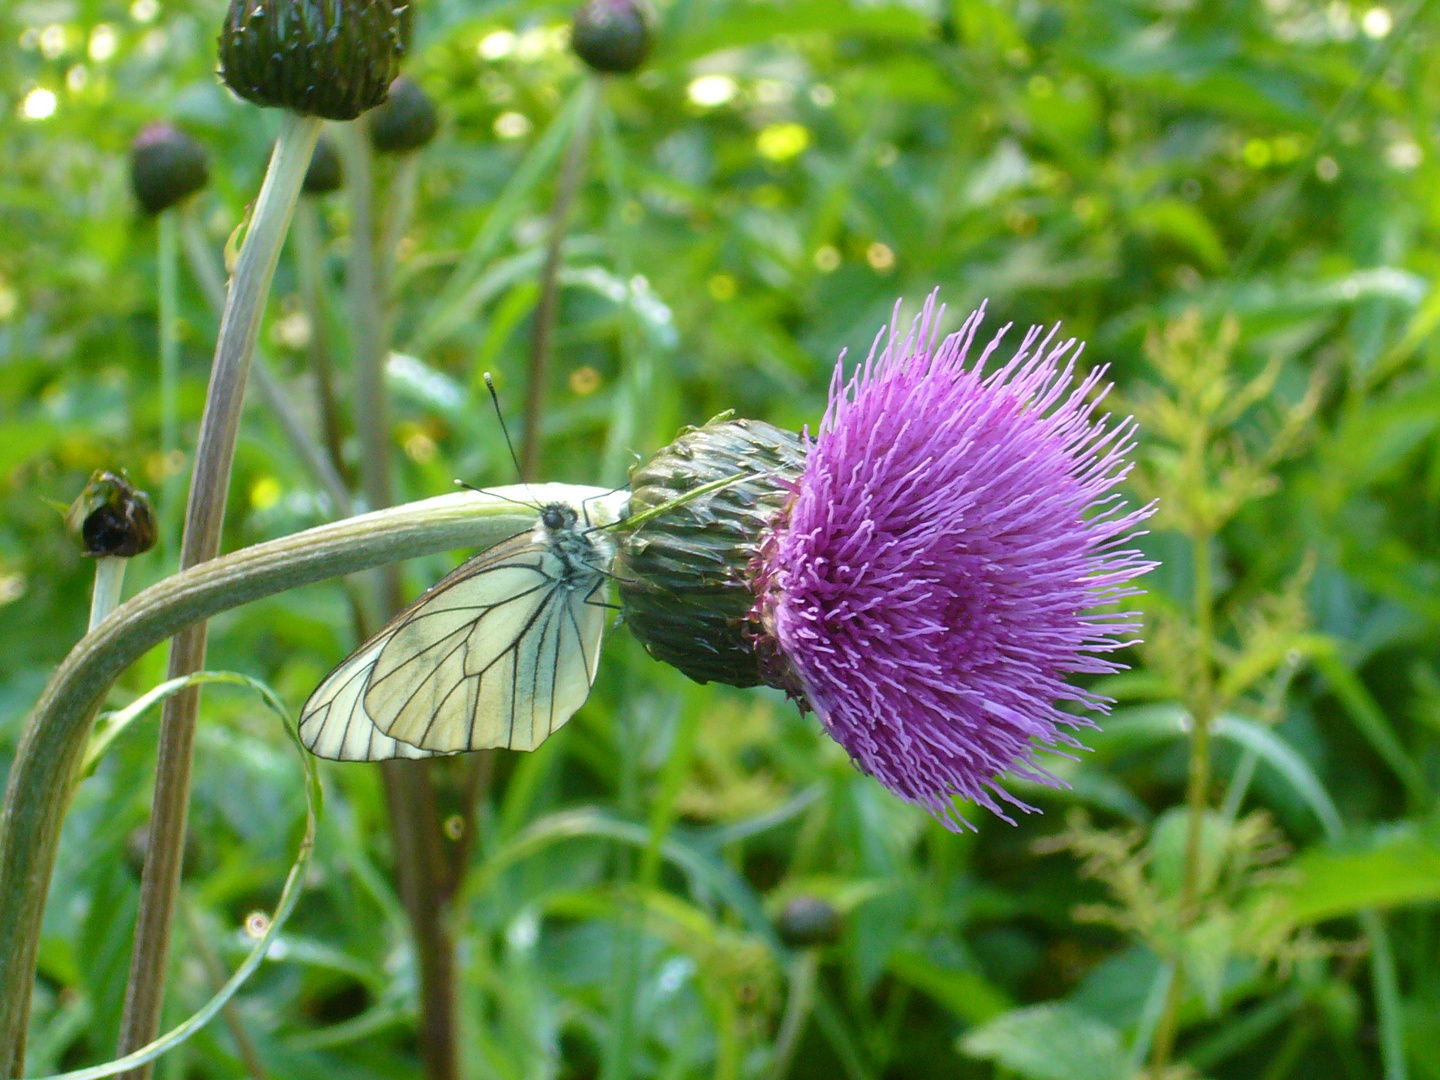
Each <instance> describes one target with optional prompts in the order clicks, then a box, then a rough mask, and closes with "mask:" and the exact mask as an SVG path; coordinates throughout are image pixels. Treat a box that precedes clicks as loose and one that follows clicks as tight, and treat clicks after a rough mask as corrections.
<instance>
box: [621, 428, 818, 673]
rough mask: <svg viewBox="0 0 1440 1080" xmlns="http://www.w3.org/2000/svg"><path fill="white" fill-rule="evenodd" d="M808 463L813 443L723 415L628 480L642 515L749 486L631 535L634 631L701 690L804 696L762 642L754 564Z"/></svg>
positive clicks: (628, 598) (625, 551)
mask: <svg viewBox="0 0 1440 1080" xmlns="http://www.w3.org/2000/svg"><path fill="white" fill-rule="evenodd" d="M804 466H805V448H804V444H803V442H802V441H801V439H800V436H798V435H796V434H794V433H793V432H789V431H782V430H781V429H780V428H776V427H772V426H771V425H769V424H765V423H761V422H759V421H755V420H728V419H725V418H724V417H717V418H716V419H714V420H711V421H710V422H709V423H708V424H706V425H705V426H704V427H700V428H690V429H687V430H686V431H684V432H682V433H681V435H680V437H679V438H678V439H676V440H675V441H674V442H673V443H671V444H670V445H669V446H667V447H666V448H665V449H663V450H661V451H660V452H659V453H658V454H656V455H655V456H654V457H653V458H651V459H650V461H648V462H647V463H646V464H645V465H643V466H642V467H640V468H637V469H635V470H634V471H633V472H632V473H631V474H630V491H631V495H630V514H631V515H632V516H637V515H639V514H641V513H642V512H644V511H646V510H650V509H653V508H655V507H659V506H663V505H665V504H666V503H669V502H673V501H675V500H677V499H679V498H681V497H682V496H684V495H685V494H686V493H687V492H690V491H692V490H694V489H695V488H698V487H700V486H701V485H704V484H708V483H713V482H715V481H717V480H723V479H726V478H730V477H745V479H742V480H739V481H738V482H736V483H733V484H731V485H729V486H727V487H723V488H720V489H719V490H717V491H713V492H709V493H708V494H705V495H700V496H698V497H696V498H694V499H691V500H690V501H687V502H682V503H680V504H679V505H677V506H675V507H673V508H671V509H669V510H667V511H665V512H664V513H663V514H661V515H660V516H659V517H656V518H653V519H651V520H649V521H645V522H643V523H642V524H640V525H639V526H637V527H636V528H635V529H634V531H633V532H630V533H628V534H627V535H625V536H624V538H623V540H622V542H621V544H620V551H619V557H618V560H617V562H616V570H615V574H616V577H617V578H618V579H619V581H620V598H621V603H622V604H623V605H624V610H625V622H626V625H628V626H629V627H630V631H631V633H633V634H634V635H635V637H636V638H638V639H639V641H640V643H641V644H642V645H644V646H645V648H646V650H647V651H648V652H649V653H650V655H651V656H654V657H655V658H656V659H658V660H664V661H665V662H666V663H669V664H673V665H674V666H675V667H677V668H679V669H680V670H681V671H683V672H684V673H685V674H686V675H689V676H690V677H691V678H692V679H695V680H696V681H697V682H711V681H714V682H723V683H728V684H730V685H731V686H755V685H757V684H760V683H768V684H770V685H772V686H782V687H784V688H786V689H794V687H793V686H792V684H791V683H790V681H789V680H788V679H787V678H785V674H784V672H785V667H784V664H783V661H782V660H781V659H780V658H779V657H778V655H772V654H771V652H770V651H769V650H767V649H765V648H764V647H763V645H762V644H761V643H759V642H757V641H756V639H755V627H754V625H753V624H752V623H751V622H750V616H751V612H752V610H753V609H754V607H755V594H754V592H753V591H752V588H751V582H750V580H749V567H750V564H751V563H752V562H753V561H754V559H755V557H756V555H757V554H758V553H759V550H760V542H761V539H762V536H763V534H764V532H765V530H766V528H767V527H768V526H769V524H770V522H771V521H772V520H773V519H774V518H775V517H777V516H778V515H779V513H780V511H781V510H782V508H783V507H784V505H785V503H786V501H787V499H789V497H790V493H791V489H792V487H793V485H794V482H795V480H796V478H797V477H799V475H800V472H801V470H802V469H803V468H804ZM757 646H759V647H757Z"/></svg>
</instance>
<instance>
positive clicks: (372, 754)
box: [300, 634, 435, 761]
mask: <svg viewBox="0 0 1440 1080" xmlns="http://www.w3.org/2000/svg"><path fill="white" fill-rule="evenodd" d="M388 640H389V637H388V636H387V635H383V634H382V635H381V636H379V637H374V638H371V639H370V640H369V641H368V642H366V643H365V645H364V647H362V648H361V649H360V651H359V652H357V653H355V654H354V655H353V656H351V657H350V658H349V659H348V660H346V661H345V662H344V663H343V664H341V665H340V666H339V667H337V668H336V669H335V670H334V671H332V672H331V673H330V674H329V675H328V676H327V677H326V679H325V681H324V682H322V683H321V684H320V685H319V687H318V688H316V690H315V693H313V694H311V695H310V700H309V701H307V702H306V703H305V708H304V709H303V710H302V711H301V713H300V741H301V743H303V744H304V746H305V748H306V749H307V750H309V751H310V752H311V753H312V754H314V755H316V756H317V757H323V758H330V759H331V760H332V761H383V760H386V759H388V758H424V757H434V756H435V753H434V752H433V751H430V750H421V749H420V748H419V747H417V746H411V745H410V744H408V743H403V742H400V741H399V740H398V739H392V738H391V737H390V736H389V735H386V734H385V733H384V732H383V731H381V730H380V729H379V728H377V727H376V726H375V722H374V721H373V720H371V719H370V716H369V715H368V714H367V713H366V712H365V703H364V700H363V698H364V690H365V684H366V680H367V679H368V678H369V676H370V669H371V667H372V666H373V665H374V663H375V660H376V658H377V657H379V655H380V651H381V650H382V649H384V647H385V643H386V642H387V641H388Z"/></svg>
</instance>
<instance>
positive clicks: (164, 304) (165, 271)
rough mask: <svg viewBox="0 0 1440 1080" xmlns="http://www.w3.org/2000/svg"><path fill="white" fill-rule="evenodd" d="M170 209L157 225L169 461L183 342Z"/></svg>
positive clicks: (175, 439) (163, 415)
mask: <svg viewBox="0 0 1440 1080" xmlns="http://www.w3.org/2000/svg"><path fill="white" fill-rule="evenodd" d="M177 212H178V211H176V210H173V209H171V210H166V211H165V212H164V213H162V214H161V215H160V217H159V219H158V220H157V222H156V225H157V226H158V231H159V258H158V264H159V273H158V277H159V291H160V315H159V318H160V448H161V449H162V450H163V451H164V452H165V457H166V459H167V460H168V459H169V457H170V454H171V452H172V451H174V450H177V449H179V447H180V413H179V396H180V342H179V340H178V339H177V338H176V336H175V330H176V327H177V324H178V322H179V318H180V311H179V302H178V292H179V285H178V281H177V278H178V276H179V275H178V274H177V272H176V269H177V266H176V264H177V263H178V261H179V246H180V245H179V241H178V238H177V236H176V232H177V230H176V228H175V215H176V213H177Z"/></svg>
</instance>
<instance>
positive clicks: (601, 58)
mask: <svg viewBox="0 0 1440 1080" xmlns="http://www.w3.org/2000/svg"><path fill="white" fill-rule="evenodd" d="M653 21H654V20H653V18H652V16H651V12H650V8H649V6H648V5H647V4H645V3H644V2H643V0H588V2H587V3H585V4H582V5H581V6H580V8H579V9H578V10H577V11H576V12H575V21H574V23H573V25H572V27H571V31H570V44H571V46H572V47H573V48H574V50H575V54H576V55H577V56H579V57H580V59H581V60H584V61H585V63H587V64H589V65H590V66H591V67H592V68H594V69H595V70H596V71H604V72H612V73H615V74H621V75H623V74H626V73H628V72H631V71H634V70H635V69H636V68H638V67H639V66H640V65H641V64H643V63H644V62H645V57H647V56H649V55H650V37H651V26H652V23H653Z"/></svg>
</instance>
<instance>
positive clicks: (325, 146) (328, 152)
mask: <svg viewBox="0 0 1440 1080" xmlns="http://www.w3.org/2000/svg"><path fill="white" fill-rule="evenodd" d="M344 182H345V172H344V170H343V169H342V168H341V166H340V154H339V151H337V150H336V149H335V144H334V143H332V142H331V141H330V140H329V139H327V138H325V137H324V136H323V135H322V136H321V137H320V141H319V142H317V143H316V144H315V152H314V153H313V154H311V155H310V167H309V168H308V169H306V170H305V181H304V183H303V184H302V185H301V188H302V190H303V191H304V192H305V194H306V195H328V194H330V192H332V191H338V190H339V188H340V185H341V184H342V183H344Z"/></svg>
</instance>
